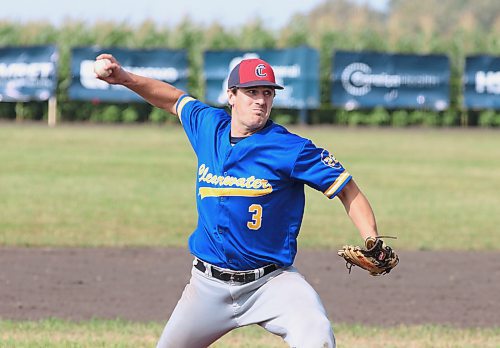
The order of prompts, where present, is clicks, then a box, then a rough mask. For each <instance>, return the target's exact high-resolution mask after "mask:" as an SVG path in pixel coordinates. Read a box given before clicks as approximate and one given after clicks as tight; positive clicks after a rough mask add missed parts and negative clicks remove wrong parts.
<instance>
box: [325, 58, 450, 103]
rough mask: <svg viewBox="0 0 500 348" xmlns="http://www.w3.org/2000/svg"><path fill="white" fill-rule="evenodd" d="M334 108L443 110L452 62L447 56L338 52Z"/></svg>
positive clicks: (447, 100)
mask: <svg viewBox="0 0 500 348" xmlns="http://www.w3.org/2000/svg"><path fill="white" fill-rule="evenodd" d="M332 66H333V74H332V85H333V86H332V94H331V101H332V103H333V105H335V106H339V107H344V108H346V109H348V110H352V109H357V108H373V107H376V106H383V107H385V108H416V109H432V110H444V109H446V108H447V107H448V106H449V99H450V96H449V94H450V91H449V90H450V88H449V85H450V82H449V81H450V63H449V59H448V57H447V56H445V55H425V56H422V55H410V54H385V53H375V52H345V51H338V52H335V54H334V57H333V65H332Z"/></svg>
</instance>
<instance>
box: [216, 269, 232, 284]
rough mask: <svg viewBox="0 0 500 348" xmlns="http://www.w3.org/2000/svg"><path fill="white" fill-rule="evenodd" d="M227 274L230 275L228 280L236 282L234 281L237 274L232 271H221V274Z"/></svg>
mask: <svg viewBox="0 0 500 348" xmlns="http://www.w3.org/2000/svg"><path fill="white" fill-rule="evenodd" d="M226 274H227V275H228V276H229V280H228V282H232V283H234V282H235V280H234V276H235V275H236V274H235V273H232V272H224V271H222V272H220V275H221V276H224V275H226Z"/></svg>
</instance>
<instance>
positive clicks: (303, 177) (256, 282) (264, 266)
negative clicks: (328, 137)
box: [97, 54, 378, 348]
mask: <svg viewBox="0 0 500 348" xmlns="http://www.w3.org/2000/svg"><path fill="white" fill-rule="evenodd" d="M102 58H107V59H109V60H110V61H111V63H110V64H109V66H108V67H107V68H108V69H110V70H111V71H112V73H111V75H110V76H108V77H101V79H102V80H104V81H107V82H108V83H110V84H120V85H123V86H125V87H127V88H129V89H130V90H132V91H134V92H136V93H137V94H139V95H140V96H142V97H143V98H144V99H145V100H146V101H148V102H149V103H151V104H152V105H154V106H156V107H159V108H162V109H164V110H166V111H168V112H170V113H171V114H173V115H177V116H178V117H179V119H180V122H181V123H182V126H183V128H184V130H185V132H186V135H187V137H188V139H189V142H190V143H191V146H192V147H193V149H194V151H195V153H196V156H197V158H198V166H197V173H196V175H197V180H196V202H197V209H198V225H197V227H196V229H195V230H194V232H193V233H192V235H191V236H190V238H189V249H190V252H191V253H192V255H193V257H194V261H193V268H192V272H191V280H190V282H189V284H188V285H187V286H186V288H185V289H184V292H183V294H182V297H181V299H180V300H179V302H178V304H177V306H176V307H175V310H174V311H173V313H172V315H171V317H170V319H169V321H168V323H167V324H166V326H165V329H164V331H163V333H162V335H161V337H160V339H159V342H158V346H157V347H161V348H167V347H174V348H181V347H185V348H195V347H207V346H209V345H210V344H212V343H213V342H215V341H216V340H218V339H219V338H220V337H222V336H223V335H225V334H226V333H228V332H229V331H231V330H233V329H236V328H238V327H242V326H246V325H251V324H257V325H260V326H261V327H263V328H264V329H266V330H267V331H269V332H271V333H273V334H275V335H279V336H281V337H282V338H283V339H284V340H285V341H286V342H287V343H288V344H289V345H290V346H291V347H318V348H319V347H335V338H334V334H333V330H332V327H331V324H330V321H329V319H328V318H327V315H326V311H325V308H324V307H323V304H322V303H321V300H320V298H319V296H318V294H317V293H316V292H315V290H314V289H313V288H312V287H311V285H310V284H309V283H308V282H307V281H306V280H305V279H304V277H303V276H302V275H301V274H300V273H299V272H298V271H297V269H296V268H295V267H294V266H293V262H294V258H295V254H296V252H297V236H298V234H299V230H300V226H301V222H302V217H303V214H304V200H305V199H304V185H308V186H310V187H312V188H314V189H316V190H318V191H320V192H322V193H323V194H324V195H325V196H326V197H328V198H330V199H331V198H334V197H339V198H340V200H341V202H342V203H343V205H344V206H345V208H346V211H347V213H348V215H349V216H350V218H351V219H352V221H353V222H354V224H355V226H356V227H357V229H358V230H359V232H360V234H361V237H362V238H363V240H365V239H367V238H368V237H377V236H378V233H377V226H376V222H375V217H374V214H373V211H372V209H371V207H370V204H369V202H368V201H367V199H366V198H365V196H364V195H363V193H362V192H361V191H360V190H359V188H358V186H357V185H356V183H355V182H354V180H353V179H352V177H351V175H350V174H349V173H348V172H347V170H346V169H344V167H343V166H342V165H341V164H340V163H339V161H337V160H336V159H335V157H334V156H333V155H332V154H331V153H329V152H328V151H327V150H325V149H322V148H319V147H317V146H315V145H314V144H313V143H312V142H311V141H310V140H308V139H305V138H302V137H300V136H298V135H295V134H292V133H290V132H288V131H287V130H286V129H285V128H284V127H282V126H280V125H278V124H276V123H274V122H273V121H271V120H270V119H269V115H270V113H271V108H272V105H273V99H274V97H275V93H276V90H280V89H283V87H282V86H280V85H278V84H276V80H275V76H274V72H273V69H272V67H271V66H270V65H269V64H268V63H267V62H265V61H264V60H261V59H245V60H242V61H241V63H240V64H238V65H236V67H235V68H234V69H233V70H232V71H231V73H230V75H229V78H228V86H227V88H228V89H227V95H228V100H229V101H228V104H229V108H230V114H228V113H227V112H226V111H225V110H223V109H218V108H213V107H210V106H208V105H206V104H204V103H202V102H201V101H199V100H196V99H195V98H193V97H191V96H189V95H187V94H185V93H184V92H183V91H181V90H179V89H177V88H175V87H173V86H171V85H169V84H167V83H165V82H162V81H158V80H154V79H150V78H146V77H142V76H138V75H135V74H133V73H131V72H127V71H125V70H124V69H123V68H122V67H121V65H120V64H119V62H118V61H117V60H116V59H115V58H114V57H113V56H112V55H109V54H103V55H100V56H99V57H97V59H102Z"/></svg>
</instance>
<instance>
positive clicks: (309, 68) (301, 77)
mask: <svg viewBox="0 0 500 348" xmlns="http://www.w3.org/2000/svg"><path fill="white" fill-rule="evenodd" d="M246 58H261V59H264V60H265V61H267V62H268V63H269V64H271V66H272V67H273V70H274V73H275V77H276V83H278V84H280V85H282V86H284V87H285V89H284V90H277V91H276V98H275V99H274V104H273V105H274V106H277V107H282V108H288V109H306V108H316V107H318V106H319V54H318V52H317V51H316V50H314V49H312V48H308V47H299V48H289V49H283V50H254V51H208V52H205V56H204V60H205V67H204V73H205V80H206V94H205V97H206V101H207V103H210V104H213V105H225V104H226V103H227V92H226V91H227V78H228V75H229V73H230V71H231V70H232V69H233V68H234V67H235V66H236V65H237V64H238V63H239V62H240V61H241V60H242V59H246Z"/></svg>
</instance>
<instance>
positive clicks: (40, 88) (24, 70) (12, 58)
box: [0, 46, 59, 102]
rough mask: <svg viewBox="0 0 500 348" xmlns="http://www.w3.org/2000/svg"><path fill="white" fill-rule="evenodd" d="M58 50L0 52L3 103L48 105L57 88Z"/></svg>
mask: <svg viewBox="0 0 500 348" xmlns="http://www.w3.org/2000/svg"><path fill="white" fill-rule="evenodd" d="M58 58H59V56H58V52H57V48H56V47H55V46H32V47H1V48H0V102H2V101H3V102H15V101H22V102H26V101H45V100H48V99H50V98H51V97H52V96H53V95H54V93H55V90H56V86H57V63H58Z"/></svg>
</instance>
